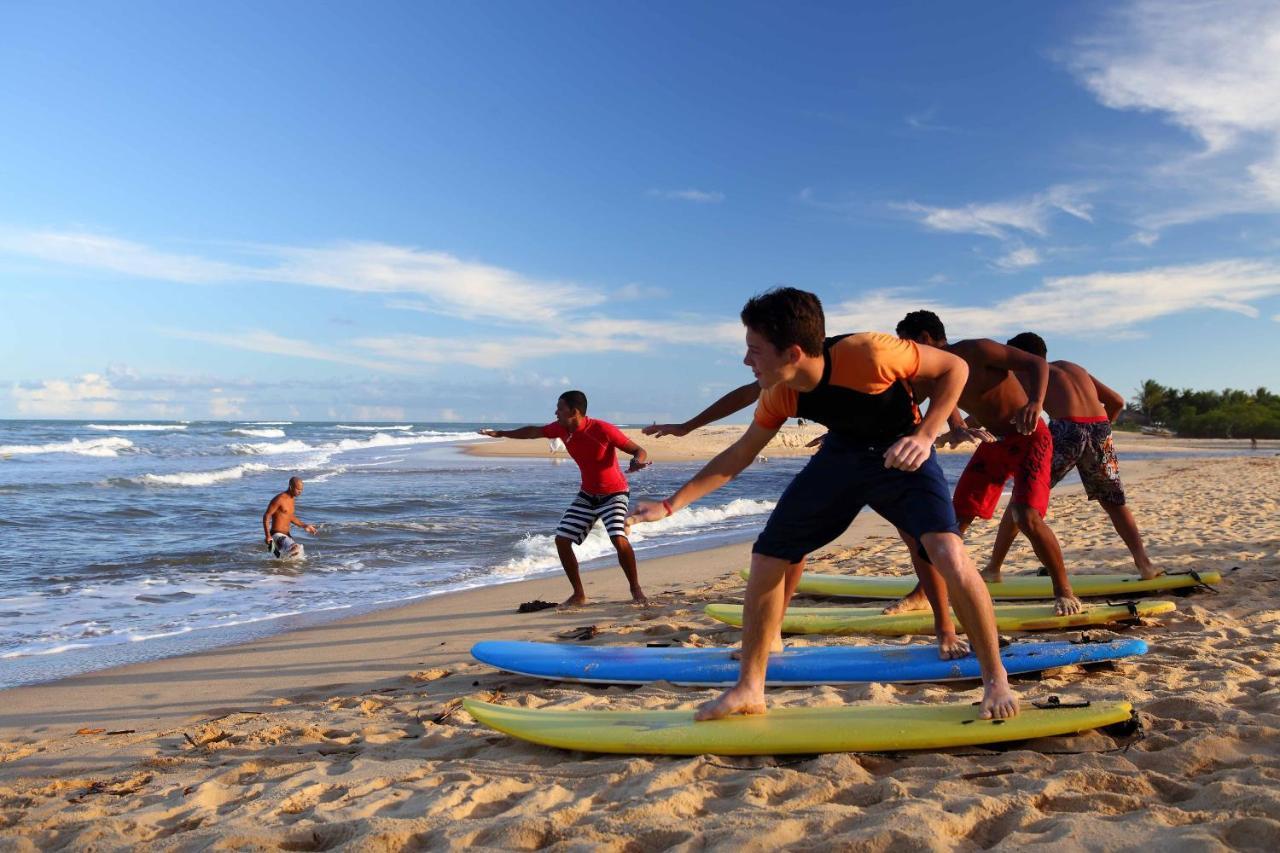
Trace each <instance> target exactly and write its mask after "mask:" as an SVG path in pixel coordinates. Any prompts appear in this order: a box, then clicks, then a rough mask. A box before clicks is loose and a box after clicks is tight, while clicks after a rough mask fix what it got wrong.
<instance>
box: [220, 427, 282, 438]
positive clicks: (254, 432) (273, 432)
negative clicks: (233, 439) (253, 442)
mask: <svg viewBox="0 0 1280 853" xmlns="http://www.w3.org/2000/svg"><path fill="white" fill-rule="evenodd" d="M231 431H232V432H234V433H235V434H236V435H248V436H252V437H254V438H284V430H282V429H233V430H231Z"/></svg>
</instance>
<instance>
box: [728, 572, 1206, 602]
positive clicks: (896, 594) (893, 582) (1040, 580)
mask: <svg viewBox="0 0 1280 853" xmlns="http://www.w3.org/2000/svg"><path fill="white" fill-rule="evenodd" d="M750 574H751V571H750V570H749V569H743V570H742V577H743V578H746V577H748V576H750ZM1221 581H1222V575H1221V574H1219V573H1218V572H1197V573H1195V574H1194V575H1192V574H1171V575H1161V576H1160V577H1158V578H1152V579H1151V580H1149V581H1144V580H1142V579H1141V578H1140V577H1138V576H1137V575H1071V591H1072V592H1074V593H1075V594H1076V596H1077V597H1079V598H1097V597H1100V596H1115V597H1124V596H1129V595H1138V594H1139V593H1146V592H1163V591H1164V590H1167V589H1185V588H1187V587H1194V586H1200V585H1201V584H1207V585H1210V586H1212V585H1213V584H1216V583H1220V582H1221ZM915 585H916V579H915V576H914V575H907V576H904V577H888V576H885V575H861V576H858V575H824V574H818V573H811V572H805V573H804V575H803V576H802V577H801V578H800V584H799V586H797V587H796V592H805V593H809V594H810V595H836V596H844V597H846V598H885V599H889V598H902V597H903V596H904V595H906V594H907V593H909V592H911V590H912V589H914V588H915ZM987 590H988V591H990V593H991V597H992V598H995V599H1001V600H1019V599H1031V598H1053V582H1052V581H1051V580H1050V579H1049V578H1047V577H1041V576H1039V575H1012V576H1006V577H1005V579H1004V580H1003V581H1001V582H1000V583H989V584H987Z"/></svg>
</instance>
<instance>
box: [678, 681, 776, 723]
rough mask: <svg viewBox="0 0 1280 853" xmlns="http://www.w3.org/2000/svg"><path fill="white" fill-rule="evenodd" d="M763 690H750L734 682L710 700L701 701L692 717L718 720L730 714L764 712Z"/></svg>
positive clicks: (699, 719) (700, 719)
mask: <svg viewBox="0 0 1280 853" xmlns="http://www.w3.org/2000/svg"><path fill="white" fill-rule="evenodd" d="M765 710H766V709H765V706H764V691H763V690H750V689H748V688H746V687H743V686H742V685H741V684H735V685H734V686H733V687H730V688H729V689H728V690H726V691H725V692H723V693H721V694H720V695H719V696H718V697H717V698H715V699H712V700H711V701H710V702H703V703H702V704H701V705H699V706H698V710H696V711H694V712H693V718H694V719H695V720H698V721H699V722H700V721H702V720H719V719H720V718H722V717H728V716H730V715H732V714H763V713H765Z"/></svg>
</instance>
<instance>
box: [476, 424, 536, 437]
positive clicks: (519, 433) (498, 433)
mask: <svg viewBox="0 0 1280 853" xmlns="http://www.w3.org/2000/svg"><path fill="white" fill-rule="evenodd" d="M480 434H481V435H487V436H489V437H490V438H542V427H540V426H523V427H520V428H519V429H482V430H480Z"/></svg>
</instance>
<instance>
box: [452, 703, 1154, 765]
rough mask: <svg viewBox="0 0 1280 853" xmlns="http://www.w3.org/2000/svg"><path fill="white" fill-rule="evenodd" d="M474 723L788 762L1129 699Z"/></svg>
mask: <svg viewBox="0 0 1280 853" xmlns="http://www.w3.org/2000/svg"><path fill="white" fill-rule="evenodd" d="M463 707H464V708H465V709H466V710H467V713H469V714H470V715H471V716H472V717H474V718H475V719H476V721H477V722H479V723H482V724H484V725H486V726H488V727H489V728H492V729H497V730H498V731H500V732H505V733H506V734H509V735H511V736H513V737H517V738H520V739H521V740H527V741H530V742H531V743H537V744H542V745H544V746H554V747H559V748H560V749H577V750H582V751H584V752H611V753H623V754H627V755H703V754H708V753H710V754H713V755H786V754H796V753H800V754H812V753H821V752H883V751H886V750H892V751H897V750H909V749H941V748H945V747H958V746H977V745H980V744H991V743H1001V742H1004V741H1016V740H1029V739H1031V738H1038V737H1050V736H1053V735H1067V734H1075V733H1076V732H1082V731H1086V730H1088V729H1095V728H1098V727H1101V726H1107V725H1112V724H1114V723H1122V722H1124V721H1125V720H1128V719H1129V718H1130V716H1131V714H1132V709H1131V707H1130V705H1129V703H1128V702H1112V701H1107V702H1092V703H1089V704H1087V705H1086V706H1085V707H1071V703H1069V702H1067V703H1064V704H1063V705H1062V706H1059V707H1053V708H1037V707H1032V706H1030V705H1029V703H1025V702H1024V703H1023V708H1022V713H1020V714H1019V715H1018V716H1016V717H1013V718H1012V719H1009V720H980V719H978V708H977V706H976V705H970V704H946V705H838V706H833V707H823V708H777V709H774V710H771V711H770V712H769V713H767V714H761V715H757V716H750V717H742V716H736V717H728V718H726V719H723V720H712V721H708V722H702V723H696V722H694V720H693V710H692V709H690V710H684V711H646V710H638V711H607V710H581V709H561V708H512V707H509V706H506V705H494V704H491V703H488V702H480V701H477V700H475V699H467V700H465V701H464V702H463Z"/></svg>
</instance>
